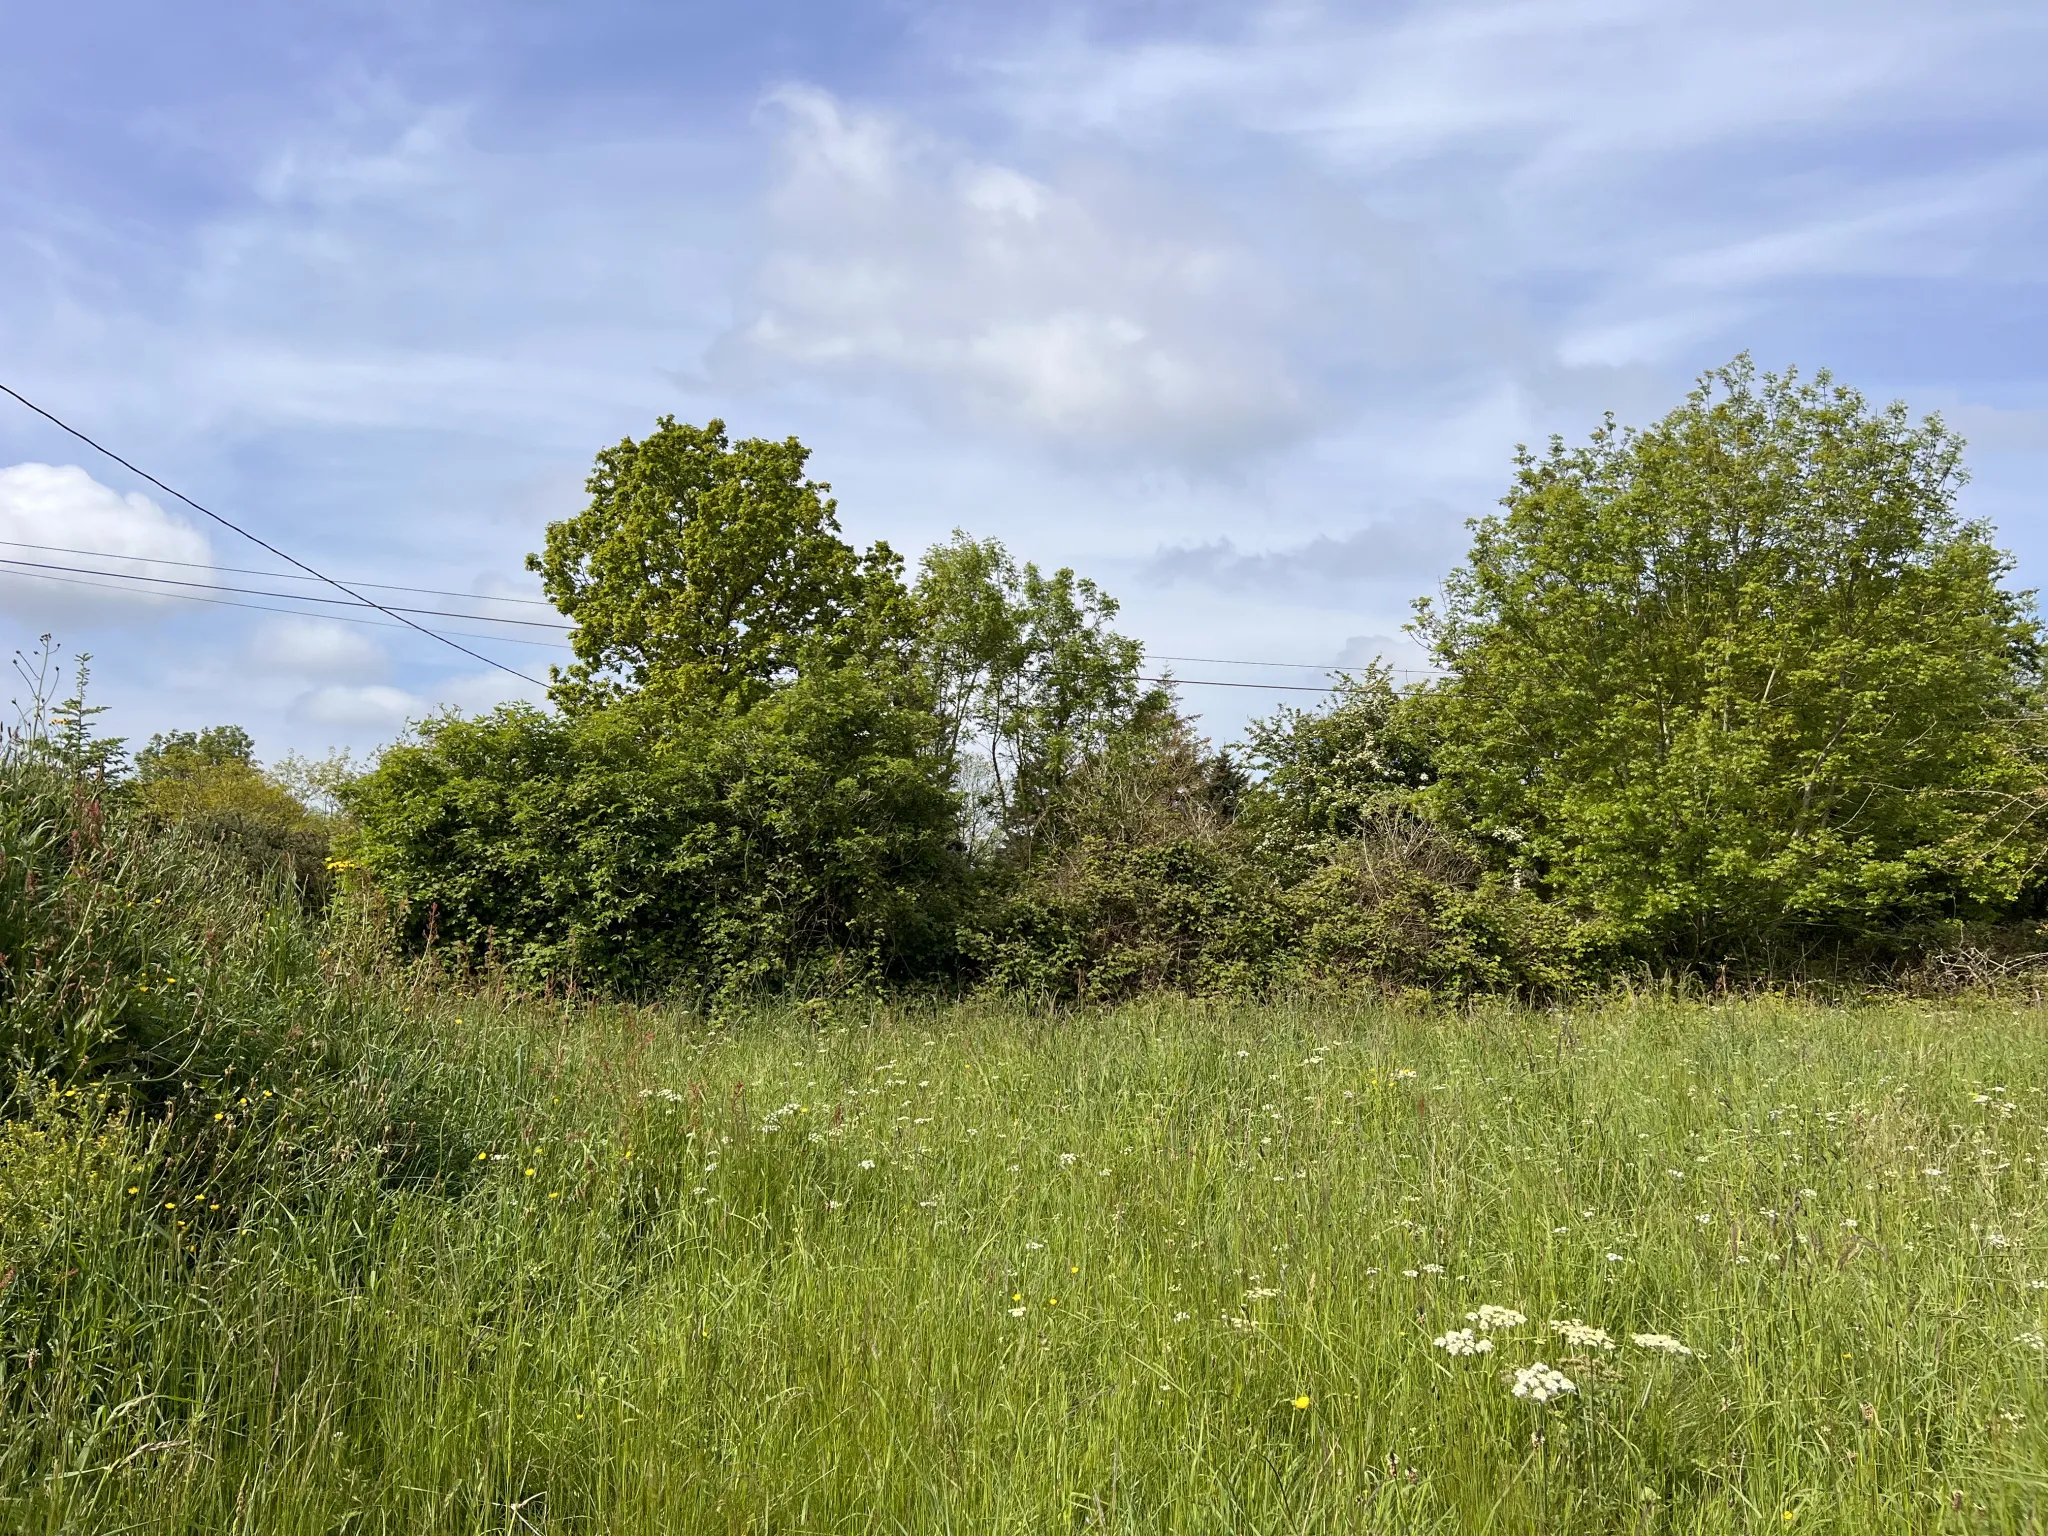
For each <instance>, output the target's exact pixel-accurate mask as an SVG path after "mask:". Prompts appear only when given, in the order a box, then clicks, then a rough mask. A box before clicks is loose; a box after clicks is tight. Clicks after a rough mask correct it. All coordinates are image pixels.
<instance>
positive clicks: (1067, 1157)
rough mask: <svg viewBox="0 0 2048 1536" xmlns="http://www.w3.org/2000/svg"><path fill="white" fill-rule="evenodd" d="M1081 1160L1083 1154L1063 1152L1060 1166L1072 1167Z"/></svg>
mask: <svg viewBox="0 0 2048 1536" xmlns="http://www.w3.org/2000/svg"><path fill="white" fill-rule="evenodd" d="M1079 1161H1081V1154H1080V1153H1078V1152H1062V1153H1061V1154H1060V1166H1061V1167H1063V1168H1071V1167H1073V1166H1074V1164H1076V1163H1078V1162H1079Z"/></svg>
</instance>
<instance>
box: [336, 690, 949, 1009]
mask: <svg viewBox="0 0 2048 1536" xmlns="http://www.w3.org/2000/svg"><path fill="white" fill-rule="evenodd" d="M932 729H933V721H932V717H931V716H930V714H929V713H928V712H924V711H920V710H918V709H915V708H912V707H905V706H904V705H903V704H902V703H901V702H899V699H898V697H897V693H896V691H895V690H894V689H892V688H891V687H890V686H888V679H886V678H885V677H884V676H883V675H882V674H881V673H879V672H878V671H877V670H875V669H871V668H837V669H832V670H828V671H824V672H819V673H813V674H810V675H807V676H805V677H804V678H802V679H800V680H798V681H796V682H793V683H791V684H788V685H786V686H784V687H781V688H778V689H776V690H775V691H774V692H773V693H771V694H769V695H768V696H767V697H766V698H764V699H763V700H761V701H760V702H759V703H757V704H755V705H754V706H753V707H752V708H750V709H748V710H746V711H745V712H744V713H732V712H730V711H726V710H717V709H713V710H705V711H701V712H697V713H693V714H680V715H679V714H677V713H675V712H673V711H672V710H671V709H670V708H669V707H668V706H667V705H666V703H665V702H664V703H663V704H661V705H660V706H659V707H655V706H654V705H652V704H641V703H636V702H635V701H634V700H631V699H626V700H621V701H619V702H617V703H614V704H611V705H608V706H606V707H603V708H598V709H590V710H585V711H582V712H579V713H575V714H571V715H560V714H549V713H546V712H543V711H541V710H538V709H533V708H530V707H526V706H507V707H505V708H502V709H500V710H498V711H496V712H495V713H493V714H491V715H488V716H485V717H483V718H482V719H477V720H463V719H459V718H455V717H452V716H450V717H443V718H440V719H437V720H432V721H429V722H427V723H426V724H425V725H423V726H422V727H421V728H420V730H419V732H418V734H417V737H416V739H415V740H413V741H412V742H410V743H406V744H401V745H399V746H396V747H393V748H391V749H389V750H388V751H386V752H385V754H384V756H383V758H382V759H381V761H380V762H379V764H378V766H377V767H376V769H375V770H374V771H372V772H371V773H369V774H367V775H365V776H364V777H363V778H361V779H360V780H358V781H356V782H355V783H354V784H353V785H352V786H350V788H349V789H348V790H347V792H346V795H345V799H346V803H347V805H348V807H349V810H350V811H351V813H352V814H353V815H354V817H355V819H356V822H357V824H358V831H357V833H356V834H355V839H354V842H353V843H352V844H351V857H352V858H354V859H357V860H360V861H361V862H362V863H363V864H365V865H366V866H367V867H368V868H369V869H370V870H371V871H372V872H373V873H374V874H375V876H376V878H377V879H378V881H379V882H380V883H381V884H382V886H383V888H384V889H385V890H386V891H387V892H388V893H390V894H391V895H392V896H394V897H396V898H397V899H398V901H399V902H400V903H401V904H402V924H403V928H404V931H405V932H406V933H407V934H408V935H410V936H411V937H412V939H413V940H414V941H415V942H417V943H424V942H426V941H427V940H428V939H429V937H430V936H431V937H432V938H433V939H434V940H436V941H438V942H441V943H444V944H447V945H450V946H453V947H455V948H457V949H458V950H460V951H462V952H465V953H467V954H469V955H470V956H472V957H474V958H477V959H483V958H484V957H486V956H487V955H490V954H493V953H495V954H496V955H497V956H498V957H500V958H501V959H502V960H503V961H505V962H506V963H507V964H509V965H510V966H511V967H512V968H513V970H514V971H515V972H516V973H517V974H519V975H521V976H523V977H525V978H526V979H528V980H530V981H535V982H538V981H542V980H546V979H554V980H557V981H567V980H571V979H573V980H575V981H576V982H578V983H579V984H581V985H585V986H590V987H596V988H603V989H612V990H622V991H632V992H648V991H654V990H659V989H669V988H681V989H686V990H687V989H696V990H698V991H700V992H701V991H703V990H705V989H721V990H727V991H732V990H740V989H746V988H750V987H756V986H763V985H775V984H779V983H786V982H788V981H789V980H791V979H792V978H793V977H795V976H797V975H798V974H800V973H802V972H803V971H804V969H805V967H807V966H812V967H815V966H819V965H824V966H829V967H833V968H835V969H836V970H837V971H838V972H839V973H840V974H842V975H844V974H847V973H852V974H857V975H862V976H875V977H881V976H904V975H908V974H912V973H915V972H917V971H919V970H920V969H923V968H926V967H928V966H930V965H931V964H934V963H941V962H942V961H943V952H944V950H945V949H946V946H947V944H948V942H949V935H950V932H951V927H952V922H951V903H952V901H953V900H954V898H955V891H956V887H957V884H958V879H959V866H958V861H957V857H956V855H955V854H954V853H953V852H952V851H951V850H950V849H949V847H948V842H949V840H950V838H951V836H952V833H953V827H954V807H953V801H952V797H951V795H950V794H949V792H948V789H947V786H946V783H945V778H944V774H943V768H942V764H941V763H940V760H939V759H938V758H937V757H936V755H935V754H934V753H933V752H932V751H931V743H930V736H929V733H930V731H931V730H932Z"/></svg>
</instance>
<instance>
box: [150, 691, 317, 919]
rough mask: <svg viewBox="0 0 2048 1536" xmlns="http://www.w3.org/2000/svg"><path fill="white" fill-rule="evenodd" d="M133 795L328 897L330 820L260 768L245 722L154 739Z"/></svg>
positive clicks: (264, 871) (168, 821)
mask: <svg viewBox="0 0 2048 1536" xmlns="http://www.w3.org/2000/svg"><path fill="white" fill-rule="evenodd" d="M133 794H134V795H135V798H136V799H137V801H138V802H139V803H140V805H141V807H142V810H143V813H144V814H145V815H146V816H148V817H149V819H150V820H151V821H152V822H154V823H156V824H158V825H161V826H178V827H182V828H184V829H185V830H186V831H187V832H188V833H191V834H193V835H196V836H198V837H200V838H203V839H205V840H207V841H209V842H214V843H219V844H222V845H225V846H226V847H228V848H231V849H232V850H233V851H234V852H235V853H236V854H238V855H239V856H240V857H241V859H242V860H243V861H244V862H245V863H246V864H247V865H248V866H249V868H250V869H251V871H253V872H254V873H256V874H257V875H259V876H267V875H269V874H271V873H272V872H274V871H277V870H282V871H283V872H284V873H286V874H287V875H288V876H289V877H290V879H291V881H292V883H293V885H294V886H295V887H296V888H297V889H298V890H299V891H300V893H301V894H303V895H305V896H307V897H309V898H313V899H318V898H319V897H321V896H322V895H324V894H325V892H326V890H327V885H328V872H327V852H328V831H329V828H328V822H327V818H325V817H324V816H321V815H319V814H317V813H315V812H313V811H311V810H309V809H308V808H307V807H306V805H305V804H304V803H303V802H302V801H301V800H300V799H299V798H298V797H297V796H296V795H294V794H293V793H292V792H291V791H290V790H289V789H287V788H286V787H285V786H284V785H282V784H280V783H278V782H277V781H276V780H275V779H273V778H272V777H271V776H270V775H268V774H266V773H265V772H264V771H263V770H262V769H261V768H260V767H259V766H258V765H257V762H256V743H255V742H254V741H253V740H252V739H251V738H250V735H249V733H248V732H247V731H245V730H243V729H242V727H240V726H239V725H213V726H207V727H206V728H204V729H203V730H197V731H189V730H180V731H165V732H161V733H159V734H157V735H155V736H152V737H150V739H149V745H148V746H146V747H144V748H143V749H142V750H141V751H139V752H137V753H136V754H135V782H134V786H133Z"/></svg>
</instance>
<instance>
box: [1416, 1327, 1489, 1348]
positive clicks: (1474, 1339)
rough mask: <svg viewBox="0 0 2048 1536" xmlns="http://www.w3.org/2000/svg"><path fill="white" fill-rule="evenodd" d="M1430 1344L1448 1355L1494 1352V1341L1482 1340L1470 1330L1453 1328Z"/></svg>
mask: <svg viewBox="0 0 2048 1536" xmlns="http://www.w3.org/2000/svg"><path fill="white" fill-rule="evenodd" d="M1430 1342H1431V1343H1433V1344H1434V1345H1436V1347H1437V1348H1438V1349H1440V1350H1442V1351H1443V1352H1444V1353H1445V1354H1447V1355H1484V1354H1490V1353H1491V1352H1492V1350H1493V1340H1491V1339H1482V1338H1480V1337H1479V1336H1478V1335H1477V1334H1475V1333H1474V1332H1473V1331H1472V1330H1471V1329H1470V1328H1453V1329H1451V1331H1450V1332H1448V1333H1445V1334H1442V1335H1440V1336H1438V1337H1437V1338H1435V1339H1432V1340H1431V1341H1430Z"/></svg>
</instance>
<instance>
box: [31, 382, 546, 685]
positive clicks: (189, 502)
mask: <svg viewBox="0 0 2048 1536" xmlns="http://www.w3.org/2000/svg"><path fill="white" fill-rule="evenodd" d="M0 392H4V393H6V394H8V395H11V396H12V397H13V398H14V399H16V400H18V401H20V402H21V404H23V405H25V406H27V407H28V408H29V409H30V410H31V411H34V412H35V413H36V414H37V415H38V416H40V417H42V418H43V420H45V421H47V422H49V423H50V424H51V425H52V426H54V427H56V428H57V429H58V430H59V431H62V432H66V433H68V434H70V435H71V436H72V437H75V438H77V439H78V440H79V441H80V442H81V443H84V444H85V445H86V447H88V448H90V449H92V450H93V451H94V452H95V453H100V454H104V455H105V456H106V457H107V458H110V459H112V460H113V461H114V462H115V463H116V464H118V465H120V466H121V467H122V468H123V469H125V470H127V471H128V472H129V473H130V474H134V475H139V476H141V477H142V478H143V479H144V480H147V481H148V482H149V483H150V484H151V485H153V486H155V487H156V488H157V489H158V490H160V491H162V492H163V493H164V494H165V495H166V496H174V497H176V498H177V499H178V500H179V501H182V502H183V503H184V504H185V505H186V506H188V507H190V508H191V509H192V510H193V511H195V512H197V513H199V514H201V515H202V516H204V517H209V518H212V519H213V521H215V522H216V523H219V524H220V525H221V527H223V528H226V529H228V530H230V531H231V532H234V533H238V534H240V535H241V536H242V537H243V538H245V539H247V540H248V541H249V542H250V543H251V544H254V545H256V546H257V547H258V548H259V549H262V550H264V551H266V552H267V553H269V554H272V555H275V556H276V557H277V558H278V559H280V560H282V561H284V562H285V564H287V565H293V566H297V567H298V568H299V569H300V570H302V571H304V572H305V573H306V574H307V575H308V576H312V577H315V578H317V579H318V580H320V581H323V582H325V583H326V584H327V585H328V586H330V587H332V588H334V590H335V591H337V592H341V593H344V594H346V595H347V596H349V597H352V598H354V599H355V600H356V601H357V602H359V603H361V604H362V605H363V606H364V607H366V608H374V609H376V610H377V611H378V612H379V613H381V614H384V615H385V616H387V617H388V618H392V619H396V620H397V621H398V622H399V623H400V624H403V625H404V626H405V627H406V628H407V629H415V630H418V631H419V632H420V633H421V634H423V635H425V636H427V637H428V638H429V639H431V640H438V641H439V642H440V643H441V644H443V645H445V646H447V647H448V648H449V649H450V650H455V651H460V652H461V653H462V654H463V655H465V656H467V657H469V658H470V659H471V660H472V661H480V662H482V663H483V664H484V665H485V666H487V667H495V668H496V669H497V670H498V671H500V672H504V673H507V674H509V675H510V676H512V677H516V678H518V679H519V680H520V681H521V682H522V683H531V684H532V685H533V686H534V687H536V688H542V687H546V686H547V685H546V684H545V683H543V682H541V680H540V679H539V678H537V677H528V676H527V675H526V674H525V673H524V672H521V671H520V670H519V669H518V668H516V667H508V666H506V665H505V663H503V662H502V661H494V660H492V659H491V658H490V657H488V656H486V655H484V654H483V652H481V651H473V650H471V649H470V648H469V647H468V646H466V645H464V644H462V643H461V642H460V641H458V640H452V639H450V638H449V637H448V636H446V635H444V634H440V633H438V632H437V631H435V630H431V629H429V628H427V626H426V625H424V624H420V623H416V622H414V621H413V620H412V619H409V618H407V617H406V616H405V615H404V614H402V613H399V612H398V611H397V610H395V609H391V608H387V607H385V606H384V605H383V604H382V603H380V602H377V601H376V600H375V599H373V598H368V597H365V596H363V594H362V593H360V592H358V591H356V590H355V589H354V588H352V587H350V586H348V585H346V584H345V583H343V582H339V581H336V580H335V579H334V578H333V577H332V576H329V575H328V574H327V573H326V572H324V571H319V570H316V569H314V568H313V567H312V566H310V565H308V564H306V562H305V561H303V560H301V559H299V558H298V557H297V556H295V555H288V554H286V553H285V552H284V551H283V550H281V549H279V548H278V547H277V546H276V545H275V544H272V543H271V542H269V541H268V540H267V539H264V538H262V537H260V536H258V535H257V534H253V533H251V532H250V531H249V530H248V529H246V528H244V527H242V526H241V524H239V523H236V522H234V521H232V520H231V519H229V518H225V517H223V516H221V515H220V513H218V512H216V511H214V510H213V509H212V508H211V507H204V506H201V505H200V504H199V503H198V502H196V501H194V500H193V499H192V498H191V497H190V496H187V495H186V494H185V493H184V492H183V491H179V490H173V489H172V488H171V487H170V486H168V485H165V484H164V483H163V481H161V480H159V479H157V477H156V476H155V475H152V474H151V473H150V472H149V471H148V470H146V469H142V468H140V467H139V466H137V465H135V464H131V463H129V461H128V460H126V459H124V458H122V457H121V455H120V454H118V453H116V452H114V450H113V449H111V448H108V447H106V446H105V445H103V444H101V443H98V442H95V441H94V440H93V439H92V438H90V437H87V436H86V435H85V434H84V433H83V432H81V431H79V430H78V428H76V427H74V426H72V425H71V423H69V422H68V421H65V420H64V419H63V418H62V417H60V416H57V415H56V414H54V413H53V412H50V411H46V410H44V409H43V407H41V406H40V405H37V404H36V403H35V401H33V400H31V399H29V398H28V396H26V395H24V394H23V393H21V391H20V390H18V389H14V388H12V387H11V386H9V385H7V384H5V383H0Z"/></svg>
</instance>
